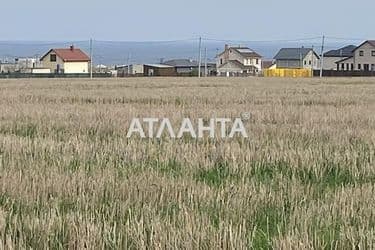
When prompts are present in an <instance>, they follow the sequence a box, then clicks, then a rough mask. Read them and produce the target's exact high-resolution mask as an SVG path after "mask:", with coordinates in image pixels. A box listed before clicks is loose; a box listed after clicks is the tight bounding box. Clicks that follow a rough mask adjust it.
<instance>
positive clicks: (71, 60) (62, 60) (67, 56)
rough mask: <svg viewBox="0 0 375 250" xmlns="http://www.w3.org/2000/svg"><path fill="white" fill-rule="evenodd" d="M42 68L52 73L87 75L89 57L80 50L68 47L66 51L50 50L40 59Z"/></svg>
mask: <svg viewBox="0 0 375 250" xmlns="http://www.w3.org/2000/svg"><path fill="white" fill-rule="evenodd" d="M40 61H41V64H42V67H43V68H49V69H50V70H51V72H52V73H58V74H59V73H65V74H87V73H89V64H90V61H91V60H90V57H89V56H87V55H86V54H85V53H84V52H83V51H82V50H80V49H78V48H75V47H74V46H70V48H68V49H51V50H50V51H48V52H47V53H46V54H45V55H44V56H42V58H41V59H40Z"/></svg>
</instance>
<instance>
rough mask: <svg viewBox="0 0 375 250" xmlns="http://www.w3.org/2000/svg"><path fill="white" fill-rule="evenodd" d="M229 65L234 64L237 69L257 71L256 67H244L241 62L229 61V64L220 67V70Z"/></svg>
mask: <svg viewBox="0 0 375 250" xmlns="http://www.w3.org/2000/svg"><path fill="white" fill-rule="evenodd" d="M228 64H234V65H235V66H236V67H238V68H240V69H255V68H256V67H255V66H254V65H243V64H242V63H241V62H239V61H237V60H229V61H228V62H226V63H224V64H223V65H220V66H219V68H224V67H225V66H227V65H228Z"/></svg>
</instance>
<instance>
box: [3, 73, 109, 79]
mask: <svg viewBox="0 0 375 250" xmlns="http://www.w3.org/2000/svg"><path fill="white" fill-rule="evenodd" d="M89 77H90V74H54V73H51V74H32V73H19V72H13V73H0V79H16V78H89ZM93 77H95V78H104V77H112V74H110V73H94V74H93Z"/></svg>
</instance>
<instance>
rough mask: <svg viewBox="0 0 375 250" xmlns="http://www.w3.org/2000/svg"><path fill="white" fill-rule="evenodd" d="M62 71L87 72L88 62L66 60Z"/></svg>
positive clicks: (71, 72) (68, 72)
mask: <svg viewBox="0 0 375 250" xmlns="http://www.w3.org/2000/svg"><path fill="white" fill-rule="evenodd" d="M64 73H66V74H74V73H76V74H77V73H89V63H88V62H66V63H64Z"/></svg>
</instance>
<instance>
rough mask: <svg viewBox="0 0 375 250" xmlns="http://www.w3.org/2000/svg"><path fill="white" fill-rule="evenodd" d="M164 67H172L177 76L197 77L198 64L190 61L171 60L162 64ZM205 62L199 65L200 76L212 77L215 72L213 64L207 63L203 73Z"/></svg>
mask: <svg viewBox="0 0 375 250" xmlns="http://www.w3.org/2000/svg"><path fill="white" fill-rule="evenodd" d="M162 64H164V65H169V66H173V67H174V68H175V71H176V75H177V76H194V75H198V71H199V62H198V61H194V60H191V59H173V60H168V61H165V62H163V63H162ZM205 70H206V67H205V62H202V63H201V75H205V74H207V75H213V74H215V72H216V64H215V63H207V72H205Z"/></svg>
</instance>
